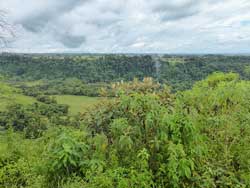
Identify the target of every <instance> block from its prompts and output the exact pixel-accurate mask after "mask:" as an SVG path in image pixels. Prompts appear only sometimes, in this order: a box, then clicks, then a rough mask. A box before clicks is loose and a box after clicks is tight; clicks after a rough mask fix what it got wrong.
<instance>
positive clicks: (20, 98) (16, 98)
mask: <svg viewBox="0 0 250 188" xmlns="http://www.w3.org/2000/svg"><path fill="white" fill-rule="evenodd" d="M34 102H37V100H36V99H35V98H33V97H28V96H25V95H22V94H12V95H5V96H1V97H0V110H4V109H5V108H6V106H8V105H10V104H12V103H17V104H23V105H28V104H33V103H34Z"/></svg>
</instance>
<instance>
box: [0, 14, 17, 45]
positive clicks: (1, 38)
mask: <svg viewBox="0 0 250 188" xmlns="http://www.w3.org/2000/svg"><path fill="white" fill-rule="evenodd" d="M14 37H15V33H14V29H13V26H12V25H11V24H10V23H9V22H8V21H7V12H6V11H4V10H0V49H1V48H4V47H6V46H7V45H8V43H9V42H10V40H11V39H13V38H14Z"/></svg>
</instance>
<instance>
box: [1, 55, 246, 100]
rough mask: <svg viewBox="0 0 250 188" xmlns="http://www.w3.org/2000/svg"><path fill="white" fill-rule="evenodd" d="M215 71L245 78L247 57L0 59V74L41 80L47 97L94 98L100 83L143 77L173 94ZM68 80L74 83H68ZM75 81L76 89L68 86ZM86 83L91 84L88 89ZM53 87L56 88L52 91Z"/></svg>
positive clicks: (29, 57) (101, 56)
mask: <svg viewBox="0 0 250 188" xmlns="http://www.w3.org/2000/svg"><path fill="white" fill-rule="evenodd" d="M215 71H220V72H235V73H238V74H239V75H240V76H241V78H243V79H249V78H250V57H249V56H222V55H204V56H180V55H179V56H170V55H169V56H168V55H165V56H157V55H46V54H43V55H21V54H19V55H13V54H2V55H1V56H0V73H2V74H5V75H6V76H9V77H10V78H12V80H13V79H15V80H19V81H22V82H23V81H37V80H43V82H41V84H40V85H37V86H36V87H35V89H36V90H42V89H41V88H46V90H47V91H48V93H49V94H53V92H54V94H76V95H79V94H80V95H89V96H96V95H97V93H95V92H94V91H97V90H98V89H96V88H100V87H102V86H103V84H104V83H110V82H116V81H121V80H124V81H131V80H133V79H134V78H139V79H143V78H144V77H152V78H154V79H155V80H158V81H160V82H161V83H166V82H167V83H168V84H169V85H170V86H172V88H173V90H174V91H177V90H184V89H188V88H191V86H192V85H193V84H194V82H195V81H198V80H201V79H204V78H205V77H206V76H208V75H209V74H211V73H213V72H215ZM72 79H75V81H74V82H71V83H70V81H71V80H72ZM65 80H66V81H65ZM76 80H78V83H77V85H78V86H75V87H73V86H72V87H70V86H69V85H74V83H76ZM88 84H92V85H91V86H90V87H89V85H88ZM55 85H56V87H57V88H58V87H59V88H58V89H56V91H55V89H54V88H55V87H54V86H55ZM104 85H105V84H104ZM24 87H25V86H24ZM26 88H27V87H26ZM92 88H95V89H92ZM33 89H34V87H33ZM56 92H57V93H56Z"/></svg>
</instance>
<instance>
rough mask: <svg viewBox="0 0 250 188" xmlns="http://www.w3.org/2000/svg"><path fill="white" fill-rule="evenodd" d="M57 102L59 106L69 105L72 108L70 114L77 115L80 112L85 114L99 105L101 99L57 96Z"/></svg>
mask: <svg viewBox="0 0 250 188" xmlns="http://www.w3.org/2000/svg"><path fill="white" fill-rule="evenodd" d="M55 97H56V100H57V102H58V103H59V104H67V105H69V106H70V109H69V113H70V114H71V115H75V114H77V113H78V112H84V111H85V110H86V109H87V108H88V107H91V106H92V105H94V104H97V103H98V102H99V101H100V100H101V98H100V97H86V96H75V95H56V96H55Z"/></svg>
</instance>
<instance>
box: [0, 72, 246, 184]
mask: <svg viewBox="0 0 250 188" xmlns="http://www.w3.org/2000/svg"><path fill="white" fill-rule="evenodd" d="M111 88H113V90H112V91H111V92H114V93H115V95H113V96H116V97H114V98H109V99H106V100H105V101H102V102H101V103H100V104H98V105H96V106H94V107H92V108H90V109H89V110H88V111H87V112H85V113H82V114H81V116H80V118H78V119H74V121H72V120H71V121H69V122H68V124H67V123H66V124H65V121H63V122H60V121H57V123H53V121H52V119H53V117H56V116H59V117H62V116H64V117H67V113H66V111H64V110H61V109H60V110H58V109H57V108H56V110H55V109H53V110H50V108H55V106H57V104H56V103H55V101H54V100H53V98H47V97H46V96H39V101H40V103H37V104H34V105H32V106H27V107H22V106H14V107H10V108H9V109H7V111H6V112H4V113H2V114H0V116H1V119H4V121H3V120H1V122H0V125H1V126H3V127H4V128H9V129H8V130H3V131H0V187H6V188H7V187H8V188H9V187H10V188H17V187H25V188H41V187H46V188H50V187H51V188H56V187H58V188H59V187H60V188H78V187H79V188H80V187H86V188H96V187H100V188H111V187H114V188H127V187H132V188H138V187H140V188H164V187H166V188H189V187H190V188H199V187H200V188H206V187H207V188H212V187H214V188H215V187H220V188H230V187H239V188H247V187H250V160H249V159H250V145H249V142H250V104H249V102H250V96H249V92H250V82H249V81H244V80H241V79H240V78H239V75H237V74H234V73H229V74H224V73H214V74H212V75H210V76H209V77H207V78H206V79H205V80H202V81H199V82H197V83H196V84H195V85H194V86H193V87H192V89H190V90H186V91H183V92H177V93H175V94H173V93H170V90H169V88H168V87H161V86H160V85H158V84H157V83H155V82H153V81H152V79H149V78H146V79H144V81H143V82H139V81H138V80H134V81H133V82H128V83H119V84H117V85H115V86H113V87H111ZM45 106H46V108H48V109H46V110H45V111H44V110H43V108H45ZM52 106H53V107H52ZM13 108H14V110H13ZM30 108H31V109H32V110H30ZM41 108H42V109H41ZM11 112H12V113H11ZM44 112H45V114H44ZM6 116H7V117H8V118H4V117H6ZM33 116H34V117H33ZM42 117H43V118H44V117H46V119H47V121H48V122H47V123H45V126H46V130H43V129H42V130H43V131H42V133H43V134H41V135H40V134H39V136H38V137H39V138H37V137H33V136H31V137H29V136H28V137H27V133H30V131H28V132H27V131H26V128H29V127H32V125H35V127H36V128H35V130H41V129H40V127H43V125H44V123H43V122H40V121H41V118H42ZM26 119H27V120H26ZM7 120H8V121H7ZM5 121H7V123H6V122H5ZM39 122H40V124H39ZM72 122H75V123H76V124H74V123H72ZM23 133H24V134H23Z"/></svg>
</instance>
